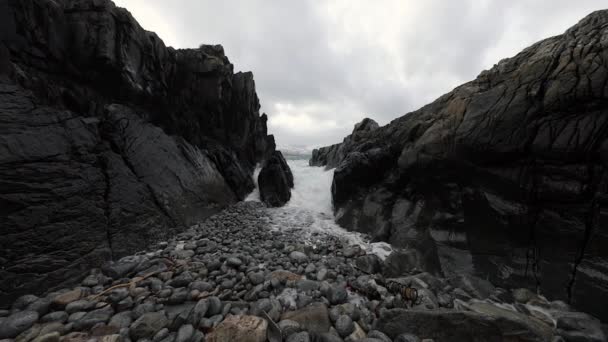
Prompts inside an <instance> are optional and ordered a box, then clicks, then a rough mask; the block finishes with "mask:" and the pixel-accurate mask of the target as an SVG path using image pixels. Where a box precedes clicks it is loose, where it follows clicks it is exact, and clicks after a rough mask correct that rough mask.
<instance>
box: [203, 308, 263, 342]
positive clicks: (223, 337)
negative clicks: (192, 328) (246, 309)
mask: <svg viewBox="0 0 608 342" xmlns="http://www.w3.org/2000/svg"><path fill="white" fill-rule="evenodd" d="M267 330H268V322H266V321H265V320H264V319H262V318H260V317H256V316H233V315H228V317H226V319H224V320H223V321H222V323H220V324H219V325H218V326H217V327H215V329H213V331H212V332H211V333H210V334H209V335H207V336H206V339H205V341H208V342H224V341H243V342H265V341H266V337H267Z"/></svg>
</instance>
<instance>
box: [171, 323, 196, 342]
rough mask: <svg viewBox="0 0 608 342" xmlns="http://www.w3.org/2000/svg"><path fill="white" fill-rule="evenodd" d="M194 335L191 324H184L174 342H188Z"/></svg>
mask: <svg viewBox="0 0 608 342" xmlns="http://www.w3.org/2000/svg"><path fill="white" fill-rule="evenodd" d="M193 335H194V327H193V326H192V325H191V324H185V325H182V326H181V327H179V330H178V331H177V337H176V338H175V342H190V341H191V339H192V337H193Z"/></svg>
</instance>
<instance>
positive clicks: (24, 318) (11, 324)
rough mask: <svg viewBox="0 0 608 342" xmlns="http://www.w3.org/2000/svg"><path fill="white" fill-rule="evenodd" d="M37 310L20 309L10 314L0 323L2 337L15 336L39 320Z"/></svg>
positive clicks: (0, 336) (0, 337)
mask: <svg viewBox="0 0 608 342" xmlns="http://www.w3.org/2000/svg"><path fill="white" fill-rule="evenodd" d="M38 317H39V315H38V313H37V312H36V311H20V312H17V313H14V314H12V315H10V316H8V317H7V318H6V319H4V320H3V321H2V324H0V339H5V338H14V337H15V336H17V335H19V334H20V333H22V332H24V331H25V330H27V329H29V328H30V327H31V326H32V325H34V323H36V321H38Z"/></svg>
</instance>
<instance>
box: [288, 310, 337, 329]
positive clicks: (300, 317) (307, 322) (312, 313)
mask: <svg viewBox="0 0 608 342" xmlns="http://www.w3.org/2000/svg"><path fill="white" fill-rule="evenodd" d="M281 320H291V321H294V322H297V323H298V324H300V327H302V328H303V329H305V330H307V331H310V332H315V333H324V332H328V331H329V328H330V327H331V322H330V321H329V313H328V311H327V306H325V304H321V303H313V304H310V305H308V306H306V307H304V308H302V309H299V310H296V311H288V312H285V313H283V315H281Z"/></svg>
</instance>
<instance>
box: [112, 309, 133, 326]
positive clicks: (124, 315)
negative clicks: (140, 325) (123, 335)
mask: <svg viewBox="0 0 608 342" xmlns="http://www.w3.org/2000/svg"><path fill="white" fill-rule="evenodd" d="M131 317H132V313H131V311H123V312H119V313H117V314H116V315H114V316H112V318H110V322H109V323H108V325H109V326H114V327H118V328H128V327H129V326H130V325H131V323H132V322H133V319H132V318H131Z"/></svg>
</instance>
